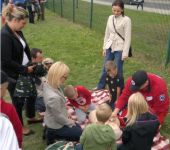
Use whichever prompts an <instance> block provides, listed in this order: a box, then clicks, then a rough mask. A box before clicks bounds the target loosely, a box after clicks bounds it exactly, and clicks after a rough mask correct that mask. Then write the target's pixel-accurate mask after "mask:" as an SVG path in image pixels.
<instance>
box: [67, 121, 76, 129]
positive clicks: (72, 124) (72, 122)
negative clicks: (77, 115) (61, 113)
mask: <svg viewBox="0 0 170 150" xmlns="http://www.w3.org/2000/svg"><path fill="white" fill-rule="evenodd" d="M69 122H70V124H69V125H68V126H69V128H71V127H73V126H76V123H75V121H74V120H72V119H69Z"/></svg>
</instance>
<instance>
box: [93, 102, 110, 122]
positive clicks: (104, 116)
mask: <svg viewBox="0 0 170 150" xmlns="http://www.w3.org/2000/svg"><path fill="white" fill-rule="evenodd" d="M111 114H112V109H111V108H110V106H109V105H108V104H106V103H103V104H100V105H98V107H97V108H96V117H97V120H98V121H101V122H104V123H105V122H107V121H108V120H109V118H110V116H111Z"/></svg>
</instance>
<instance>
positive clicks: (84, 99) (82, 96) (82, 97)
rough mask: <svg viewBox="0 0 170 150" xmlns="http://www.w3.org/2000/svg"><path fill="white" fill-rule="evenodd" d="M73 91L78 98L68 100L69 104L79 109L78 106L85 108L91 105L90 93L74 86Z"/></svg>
mask: <svg viewBox="0 0 170 150" xmlns="http://www.w3.org/2000/svg"><path fill="white" fill-rule="evenodd" d="M75 89H76V90H77V93H78V97H77V98H76V99H75V100H73V99H68V100H69V101H70V103H71V104H72V105H73V106H75V107H77V108H79V106H86V105H89V104H91V93H90V92H89V90H87V89H86V88H85V87H83V86H76V87H75Z"/></svg>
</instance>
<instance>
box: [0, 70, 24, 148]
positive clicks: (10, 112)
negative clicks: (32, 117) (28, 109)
mask: <svg viewBox="0 0 170 150" xmlns="http://www.w3.org/2000/svg"><path fill="white" fill-rule="evenodd" d="M8 80H9V79H8V76H7V75H6V73H5V72H3V71H0V113H3V114H5V115H6V116H7V117H8V118H9V120H10V122H11V123H12V125H13V128H14V130H15V134H16V136H17V139H18V144H19V147H20V148H22V141H23V137H22V124H21V122H20V120H19V117H18V114H17V112H16V110H15V107H14V106H13V105H12V104H10V103H7V102H5V100H4V99H3V97H4V96H5V93H6V91H7V87H8Z"/></svg>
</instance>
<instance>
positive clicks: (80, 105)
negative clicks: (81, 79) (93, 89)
mask: <svg viewBox="0 0 170 150" xmlns="http://www.w3.org/2000/svg"><path fill="white" fill-rule="evenodd" d="M64 93H65V95H66V96H67V98H68V100H69V101H70V103H71V104H72V105H73V106H74V107H75V113H76V116H77V120H78V122H79V123H80V124H81V123H83V122H84V121H85V120H86V117H87V115H89V113H91V112H92V111H93V110H94V109H95V105H94V104H93V103H92V102H91V93H90V92H89V90H87V89H86V88H85V87H83V86H76V87H73V86H72V85H67V86H66V87H65V88H64ZM89 116H91V115H89ZM89 120H90V122H93V118H89Z"/></svg>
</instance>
